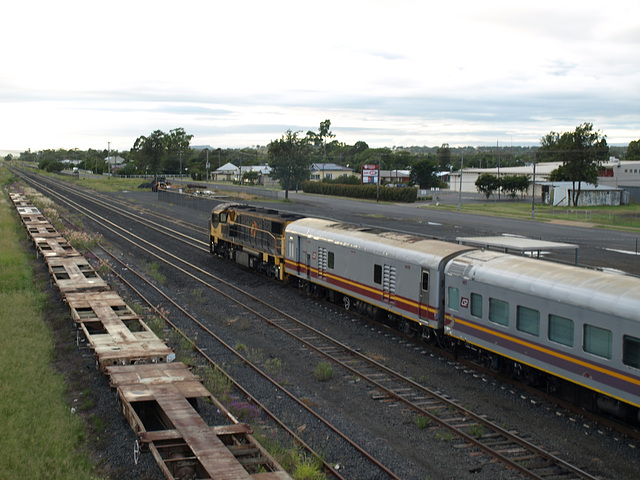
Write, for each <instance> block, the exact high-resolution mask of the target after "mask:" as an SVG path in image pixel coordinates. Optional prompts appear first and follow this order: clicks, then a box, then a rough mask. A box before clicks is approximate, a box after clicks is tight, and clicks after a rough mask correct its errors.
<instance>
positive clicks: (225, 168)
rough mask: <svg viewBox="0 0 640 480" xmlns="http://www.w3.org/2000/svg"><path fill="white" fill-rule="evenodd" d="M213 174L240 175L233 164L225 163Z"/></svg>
mask: <svg viewBox="0 0 640 480" xmlns="http://www.w3.org/2000/svg"><path fill="white" fill-rule="evenodd" d="M215 173H240V169H239V168H238V167H236V166H235V165H234V164H233V163H231V162H229V163H225V164H224V165H222V166H221V167H220V168H218V169H217V170H215Z"/></svg>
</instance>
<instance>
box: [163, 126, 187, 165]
mask: <svg viewBox="0 0 640 480" xmlns="http://www.w3.org/2000/svg"><path fill="white" fill-rule="evenodd" d="M164 138H165V145H166V149H167V156H166V159H167V161H168V162H171V163H170V164H167V165H165V169H164V170H165V171H166V172H167V173H169V172H177V171H179V170H180V165H182V163H181V157H182V156H183V155H186V154H187V152H188V151H189V144H190V143H191V139H192V138H193V135H187V132H185V131H184V128H181V127H180V128H174V129H173V130H169V133H168V134H167V135H165V137H164ZM180 173H182V172H180Z"/></svg>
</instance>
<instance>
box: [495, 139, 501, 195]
mask: <svg viewBox="0 0 640 480" xmlns="http://www.w3.org/2000/svg"><path fill="white" fill-rule="evenodd" d="M496 156H497V157H498V201H499V200H500V190H501V188H500V148H499V147H498V140H496Z"/></svg>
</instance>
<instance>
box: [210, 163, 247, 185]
mask: <svg viewBox="0 0 640 480" xmlns="http://www.w3.org/2000/svg"><path fill="white" fill-rule="evenodd" d="M239 177H240V168H239V167H236V166H235V165H234V164H233V163H231V162H229V163H225V164H224V165H222V166H221V167H220V168H218V169H217V170H214V171H213V172H211V180H213V181H214V182H233V181H234V180H237V179H238V178H239Z"/></svg>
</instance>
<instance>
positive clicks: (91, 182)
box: [40, 170, 151, 192]
mask: <svg viewBox="0 0 640 480" xmlns="http://www.w3.org/2000/svg"><path fill="white" fill-rule="evenodd" d="M40 172H42V170H40ZM57 177H63V179H64V180H67V181H69V182H71V183H73V184H74V185H79V186H81V187H84V188H90V189H91V190H97V191H99V192H122V191H124V190H134V191H135V190H137V189H138V186H139V185H140V184H142V183H148V182H150V181H151V177H150V178H148V179H145V178H120V177H106V176H99V177H98V176H96V177H82V176H81V177H80V178H75V177H72V176H71V175H64V176H62V175H57ZM146 190H147V191H151V190H150V189H149V188H147V189H146Z"/></svg>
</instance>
